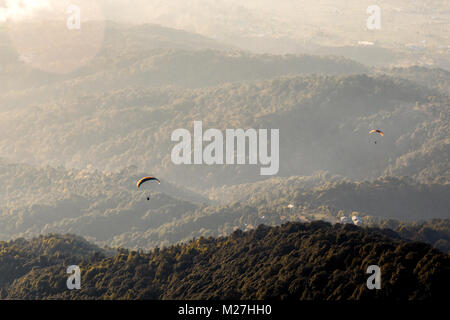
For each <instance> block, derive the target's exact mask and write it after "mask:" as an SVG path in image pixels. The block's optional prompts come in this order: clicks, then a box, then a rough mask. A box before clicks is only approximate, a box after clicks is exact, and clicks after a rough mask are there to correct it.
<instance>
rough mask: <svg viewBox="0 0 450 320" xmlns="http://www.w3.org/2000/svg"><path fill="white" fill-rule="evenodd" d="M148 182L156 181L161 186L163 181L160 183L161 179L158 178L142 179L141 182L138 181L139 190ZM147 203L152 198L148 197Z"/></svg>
mask: <svg viewBox="0 0 450 320" xmlns="http://www.w3.org/2000/svg"><path fill="white" fill-rule="evenodd" d="M147 181H156V182H158V184H161V181H159V179H158V178H155V177H145V178H142V179H141V180H139V181H138V183H137V185H136V186H137V188H138V189H139V188H140V187H141V186H142V185H143V184H144V183H146V182H147ZM147 201H150V197H147Z"/></svg>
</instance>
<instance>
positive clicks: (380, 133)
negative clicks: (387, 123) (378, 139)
mask: <svg viewBox="0 0 450 320" xmlns="http://www.w3.org/2000/svg"><path fill="white" fill-rule="evenodd" d="M372 133H378V134H379V135H380V136H382V137H384V132H383V131H381V130H371V131H370V132H369V134H372Z"/></svg>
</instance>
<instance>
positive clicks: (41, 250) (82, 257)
mask: <svg viewBox="0 0 450 320" xmlns="http://www.w3.org/2000/svg"><path fill="white" fill-rule="evenodd" d="M112 252H113V251H112V250H110V249H101V248H99V247H98V246H96V245H94V244H91V243H89V242H87V241H86V240H84V239H83V238H81V237H78V236H74V235H56V234H54V235H52V234H50V235H46V236H39V237H37V238H33V239H31V240H25V239H23V238H19V239H16V240H12V241H9V242H4V241H0V289H4V288H5V287H7V286H8V285H9V284H10V283H11V282H12V281H13V280H14V279H16V278H20V277H22V276H24V275H26V274H28V273H29V272H31V271H32V270H35V269H40V268H46V267H48V266H52V265H57V264H63V263H67V262H69V261H73V263H81V262H82V261H86V260H89V259H91V258H93V257H97V258H99V257H105V255H107V254H111V253H112Z"/></svg>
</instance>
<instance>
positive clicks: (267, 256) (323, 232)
mask: <svg viewBox="0 0 450 320" xmlns="http://www.w3.org/2000/svg"><path fill="white" fill-rule="evenodd" d="M54 237H55V240H54V241H58V239H60V237H59V236H54ZM51 239H52V238H51V237H50V238H49V239H48V240H47V239H45V238H41V239H38V240H33V241H34V243H36V242H40V241H42V242H44V240H45V243H49V242H50V241H52V240H51ZM69 241H70V243H71V245H73V246H76V245H78V246H79V244H78V243H79V241H80V240H77V239H73V240H69ZM2 246H3V247H4V248H5V249H4V250H2V252H1V253H0V259H3V260H4V259H8V260H9V261H11V262H10V265H18V259H19V257H18V256H17V254H16V253H13V252H12V251H11V248H15V251H16V252H20V253H21V254H22V256H23V258H21V259H23V262H26V261H33V259H34V257H35V256H36V254H37V253H36V250H34V249H32V248H30V245H29V244H28V243H27V242H22V243H17V242H16V243H4V244H2ZM65 252H67V251H64V250H61V254H64V253H65ZM68 252H70V251H68ZM56 254H57V253H56ZM51 257H52V256H51ZM47 258H48V256H47V255H44V256H41V257H40V261H41V262H40V264H38V265H35V267H34V268H33V269H30V270H28V272H27V271H24V272H21V273H5V272H2V277H3V278H4V281H3V284H2V285H1V295H2V296H1V298H6V299H213V300H214V299H280V300H286V299H296V300H298V299H301V300H311V299H316V300H348V299H350V300H367V299H371V300H374V299H375V300H389V301H401V300H440V299H445V298H444V297H446V292H447V288H446V283H448V281H449V280H450V279H449V275H450V272H449V268H450V257H449V255H448V254H443V253H441V252H439V251H437V250H435V249H432V248H431V247H430V246H429V245H426V244H423V243H419V242H407V241H404V240H401V239H400V238H399V236H398V235H397V234H396V233H395V232H393V231H389V230H381V229H361V228H359V227H356V226H349V225H335V226H331V225H330V224H327V223H324V222H313V223H309V224H295V223H289V224H285V225H283V226H281V227H272V228H271V227H265V226H259V227H258V228H257V229H256V230H253V231H251V232H246V233H243V232H241V231H236V232H234V233H233V234H232V235H230V236H228V237H225V238H219V239H212V238H208V239H206V238H199V239H197V240H194V241H192V242H189V243H187V244H182V245H177V246H173V247H170V248H167V249H163V250H159V249H156V250H154V251H152V252H150V253H143V252H134V251H126V250H122V251H121V252H120V253H119V254H117V255H115V256H112V257H109V258H104V257H103V256H102V255H100V254H97V255H94V256H92V257H91V258H90V259H85V260H84V261H81V262H79V261H77V259H75V258H74V259H71V258H70V255H69V256H67V257H66V259H65V260H64V261H62V260H52V259H47ZM73 263H79V266H80V268H81V272H82V283H81V290H74V291H70V290H67V288H66V287H65V282H66V280H67V277H68V275H67V274H66V268H67V266H68V265H69V264H73ZM370 265H378V266H379V267H380V268H381V281H382V282H381V290H369V289H368V288H367V287H366V282H367V278H368V275H367V274H366V270H367V268H368V267H369V266H370Z"/></svg>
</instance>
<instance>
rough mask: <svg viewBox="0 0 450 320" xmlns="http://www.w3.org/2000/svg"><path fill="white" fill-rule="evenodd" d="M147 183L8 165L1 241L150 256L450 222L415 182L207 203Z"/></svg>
mask: <svg viewBox="0 0 450 320" xmlns="http://www.w3.org/2000/svg"><path fill="white" fill-rule="evenodd" d="M142 176H144V173H138V171H137V169H136V168H133V167H129V168H125V169H122V170H119V171H116V172H110V173H105V172H100V171H98V170H93V169H92V168H91V170H87V169H85V170H76V169H72V170H65V169H63V168H52V167H41V168H34V167H31V166H29V165H24V164H14V163H9V162H7V161H3V162H1V163H0V179H1V181H2V184H0V191H1V192H0V200H1V204H0V237H1V239H3V240H7V239H11V238H17V237H26V238H30V237H34V236H37V235H40V234H47V233H59V234H65V233H72V234H77V235H80V236H83V237H86V238H87V239H88V240H90V241H92V242H95V243H97V244H99V245H108V246H114V247H126V248H132V249H137V248H145V249H149V248H154V247H165V246H169V245H172V244H175V243H179V242H186V241H189V240H190V239H192V238H198V237H201V236H203V237H209V236H213V237H216V236H226V235H229V234H230V233H232V232H233V230H235V229H242V230H250V229H252V228H255V227H256V226H258V225H259V224H261V223H262V224H266V225H280V224H281V223H285V222H287V221H303V222H304V221H313V220H318V219H323V220H326V221H330V222H333V223H334V222H338V221H339V219H340V217H342V216H344V215H345V216H351V215H353V214H355V212H356V213H357V214H358V215H359V216H360V217H361V218H362V219H363V220H364V223H365V224H372V223H373V224H374V225H379V224H380V223H383V222H384V221H385V220H387V219H397V220H399V221H407V222H411V221H414V220H422V219H426V220H427V219H432V218H441V219H446V218H447V219H448V208H449V206H450V204H449V198H448V193H449V190H448V189H449V185H448V184H440V183H419V182H416V181H414V180H412V179H408V178H396V177H384V178H379V179H375V180H367V181H362V182H357V181H350V180H348V179H344V178H343V177H339V176H333V175H331V174H329V173H326V172H318V173H316V174H315V175H313V176H310V177H290V178H272V179H269V180H265V181H262V182H256V183H251V184H242V185H234V186H228V187H222V188H216V189H211V190H210V191H209V192H205V193H204V194H203V195H200V194H198V193H194V192H192V191H189V190H187V189H185V188H184V186H183V187H181V186H176V185H173V184H171V183H170V182H169V181H167V180H165V179H163V182H162V183H161V185H149V186H145V187H144V190H138V189H137V188H136V182H137V180H138V179H140V178H141V177H142ZM147 197H149V198H150V200H149V201H147ZM380 199H382V200H383V201H380ZM290 205H292V207H289V206H290ZM392 228H394V229H395V227H392ZM439 239H443V240H446V241H448V239H447V238H445V237H439V238H438V239H435V240H432V241H426V240H423V239H421V241H425V242H429V243H431V244H433V245H436V246H437V247H440V248H445V247H446V245H445V243H441V244H439V243H437V244H435V243H436V242H437V241H438V240H439Z"/></svg>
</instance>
